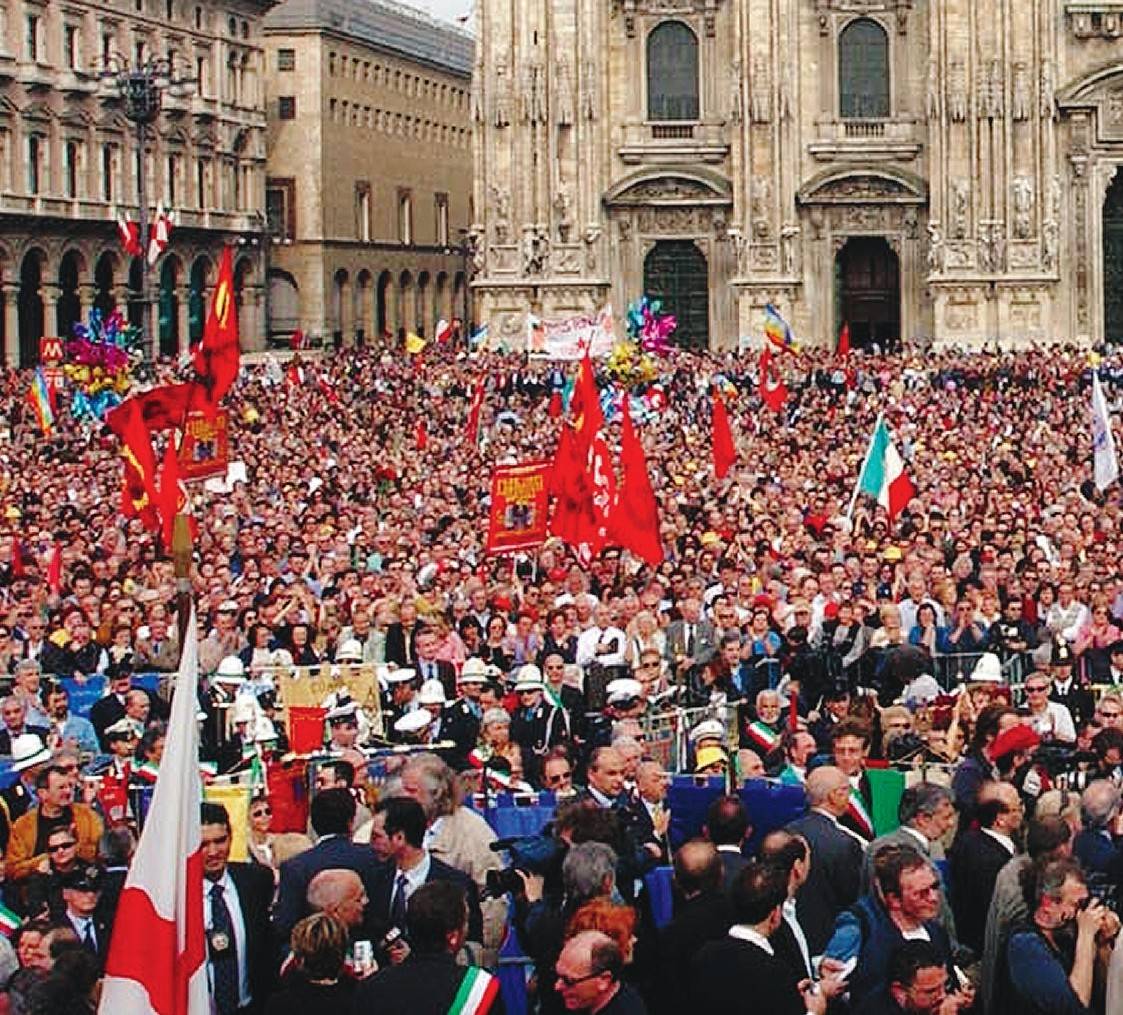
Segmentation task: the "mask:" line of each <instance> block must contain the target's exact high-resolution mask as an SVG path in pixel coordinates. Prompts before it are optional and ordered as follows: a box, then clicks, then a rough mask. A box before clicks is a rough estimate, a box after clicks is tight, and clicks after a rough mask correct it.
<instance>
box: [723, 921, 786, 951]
mask: <svg viewBox="0 0 1123 1015" xmlns="http://www.w3.org/2000/svg"><path fill="white" fill-rule="evenodd" d="M729 936H730V937H735V938H736V939H737V940H738V941H748V943H749V944H751V945H756V946H757V947H758V948H759V949H760V950H761V951H763V952H767V953H768V954H769V955H775V954H776V953H775V951H773V950H772V942H771V941H769V940H768V938H766V937H765V936H764V935H763V934H761V933H760V932H759V931H757V930H756V928H755V927H750V926H749V925H748V924H747V923H735V924H734V925H733V926H732V927H730V928H729Z"/></svg>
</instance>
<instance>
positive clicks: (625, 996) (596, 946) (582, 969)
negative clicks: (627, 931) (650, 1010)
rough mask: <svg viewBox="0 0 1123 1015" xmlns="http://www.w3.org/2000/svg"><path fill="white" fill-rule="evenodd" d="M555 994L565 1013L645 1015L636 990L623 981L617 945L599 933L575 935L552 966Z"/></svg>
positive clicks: (622, 967) (621, 956) (641, 1000)
mask: <svg viewBox="0 0 1123 1015" xmlns="http://www.w3.org/2000/svg"><path fill="white" fill-rule="evenodd" d="M554 970H555V972H556V973H557V980H556V981H555V982H556V984H557V991H558V993H559V994H560V995H561V998H562V1001H563V1003H564V1004H565V1007H566V1010H567V1011H571V1012H585V1013H587V1015H646V1013H647V1008H646V1007H645V1006H644V1003H643V999H642V998H641V997H640V996H639V994H637V993H636V991H635V990H634V989H633V988H632V987H631V986H629V985H628V984H626V983H624V982H623V979H622V974H623V971H624V957H623V954H622V953H621V951H620V947H619V945H617V944H616V942H615V941H613V940H612V938H610V937H609V936H608V935H607V934H604V933H602V932H601V931H599V930H585V931H581V932H580V933H579V934H575V935H574V936H573V937H571V938H570V939H569V940H568V941H567V942H566V943H565V947H563V948H562V950H561V954H560V955H558V960H557V962H556V963H555V965H554Z"/></svg>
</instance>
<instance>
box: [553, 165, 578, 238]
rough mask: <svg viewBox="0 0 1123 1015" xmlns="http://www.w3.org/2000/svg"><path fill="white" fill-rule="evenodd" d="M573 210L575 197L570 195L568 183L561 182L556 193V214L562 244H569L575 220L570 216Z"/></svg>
mask: <svg viewBox="0 0 1123 1015" xmlns="http://www.w3.org/2000/svg"><path fill="white" fill-rule="evenodd" d="M572 210H573V195H572V194H571V193H570V190H569V186H568V185H567V184H566V182H565V181H564V180H559V181H558V187H557V190H556V192H555V193H554V213H555V214H556V215H557V222H558V239H559V240H560V241H561V242H562V243H568V242H569V233H570V230H571V229H572V228H573V219H572V217H571V214H570V213H571V212H572Z"/></svg>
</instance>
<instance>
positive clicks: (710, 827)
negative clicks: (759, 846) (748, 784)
mask: <svg viewBox="0 0 1123 1015" xmlns="http://www.w3.org/2000/svg"><path fill="white" fill-rule="evenodd" d="M702 830H703V832H704V833H705V836H706V838H707V839H709V840H710V842H712V843H713V844H714V848H715V849H716V850H717V853H718V856H719V857H720V858H721V866H722V871H723V876H722V890H723V891H725V892H729V891H730V890H731V889H732V888H733V884H734V882H735V881H736V880H737V876H738V875H739V874H740V873H741V871H743V870H744V869H745V865H746V864H747V863H748V862H749V861H748V858H747V857H746V856H745V854H744V853H743V852H742V850H743V848H744V846H745V839H746V838H748V835H749V813H748V811H746V810H745V805H744V804H743V803H742V802H741V798H740V797H735V796H719V797H718V798H717V799H716V800H715V801H714V802H713V803H712V804H710V806H709V809H708V810H707V811H706V824H705V826H704V827H703V829H702Z"/></svg>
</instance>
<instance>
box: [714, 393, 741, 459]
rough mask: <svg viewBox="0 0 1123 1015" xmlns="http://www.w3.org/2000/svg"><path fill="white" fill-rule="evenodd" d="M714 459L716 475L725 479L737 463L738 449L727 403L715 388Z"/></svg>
mask: <svg viewBox="0 0 1123 1015" xmlns="http://www.w3.org/2000/svg"><path fill="white" fill-rule="evenodd" d="M712 425H713V457H714V475H715V476H717V478H718V479H724V478H725V474H726V473H727V472H728V471H729V470H730V469H731V468H732V467H733V463H734V462H735V461H737V449H736V448H735V447H734V446H733V431H732V430H731V429H730V428H729V413H728V412H726V411H725V402H724V401H723V400H722V397H721V392H720V391H718V389H717V386H716V385H715V386H714V407H713V422H712Z"/></svg>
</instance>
